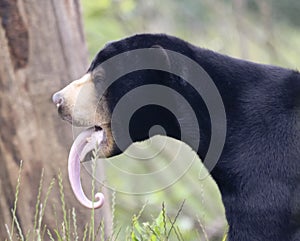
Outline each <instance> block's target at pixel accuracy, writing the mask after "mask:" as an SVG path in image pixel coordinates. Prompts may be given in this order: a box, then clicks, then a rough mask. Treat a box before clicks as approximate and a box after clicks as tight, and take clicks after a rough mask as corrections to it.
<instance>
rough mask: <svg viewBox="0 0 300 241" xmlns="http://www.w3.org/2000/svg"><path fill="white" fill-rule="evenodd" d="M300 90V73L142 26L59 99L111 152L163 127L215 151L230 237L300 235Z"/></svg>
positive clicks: (263, 239) (291, 239)
mask: <svg viewBox="0 0 300 241" xmlns="http://www.w3.org/2000/svg"><path fill="white" fill-rule="evenodd" d="M198 70H199V71H198ZM135 90H136V92H138V90H139V91H140V92H139V93H136V92H135ZM299 94H300V74H299V72H297V71H294V70H290V69H285V68H281V67H276V66H271V65H263V64H257V63H252V62H249V61H245V60H241V59H236V58H232V57H228V56H225V55H222V54H219V53H216V52H213V51H210V50H207V49H203V48H199V47H196V46H194V45H192V44H190V43H188V42H186V41H184V40H181V39H179V38H176V37H172V36H168V35H165V34H138V35H134V36H131V37H128V38H125V39H122V40H119V41H115V42H111V43H108V44H107V45H106V46H105V47H104V48H103V49H102V50H100V51H99V53H98V54H97V55H96V57H95V58H94V60H93V61H92V63H91V65H90V67H89V69H88V70H87V72H86V74H85V75H84V77H83V78H81V79H79V80H76V81H74V82H72V83H71V84H70V85H68V86H67V87H65V88H64V89H62V90H61V91H59V92H57V93H55V94H54V95H53V101H54V103H55V104H56V105H57V108H58V112H59V114H60V116H61V117H62V118H63V119H65V120H67V121H69V122H71V123H72V124H73V125H77V126H86V127H92V129H91V128H89V132H91V133H92V132H97V131H101V132H102V134H103V135H102V134H101V140H100V141H99V145H100V149H101V150H102V155H103V156H105V157H111V156H115V155H118V154H121V153H122V152H123V151H124V150H125V149H126V148H127V147H128V146H129V145H130V144H131V143H133V142H136V141H143V140H145V139H147V138H149V137H151V136H152V135H156V134H164V135H167V136H170V137H172V138H176V139H178V140H180V141H183V142H185V143H187V144H188V145H190V146H191V147H192V148H193V150H194V151H195V152H197V154H198V155H199V157H200V158H201V159H202V160H206V158H207V156H208V155H209V156H210V160H208V161H207V162H205V161H204V164H205V165H207V167H208V169H209V171H210V173H211V175H212V177H213V178H214V180H215V181H216V183H217V185H218V187H219V189H220V192H221V195H222V200H223V203H224V206H225V210H226V218H227V220H228V224H229V231H228V240H229V241H269V240H270V241H296V240H300V185H299V184H300V132H299V124H300V122H299V121H300V120H299V110H300V109H299V108H300V96H299ZM124 98H126V101H125V102H124ZM121 100H123V102H122V103H126V105H124V104H123V105H121V106H120V105H119V104H118V103H119V102H120V101H121ZM139 104H141V105H139ZM129 110H130V111H132V112H133V114H132V115H130V116H128V115H129V113H128V112H129ZM157 125H159V126H161V127H162V128H160V129H157V130H156V131H152V132H150V131H149V130H150V129H151V128H152V127H153V126H157ZM161 129H162V130H163V131H160V130H161ZM212 142H214V143H215V144H214V145H215V147H216V148H213V149H211V148H210V147H211V143H212ZM220 147H221V148H220ZM182 161H183V162H184V161H186V160H182ZM137 181H138V180H137ZM187 188H188V187H187Z"/></svg>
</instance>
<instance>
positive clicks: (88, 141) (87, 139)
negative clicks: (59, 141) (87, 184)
mask: <svg viewBox="0 0 300 241" xmlns="http://www.w3.org/2000/svg"><path fill="white" fill-rule="evenodd" d="M104 136H105V135H104V131H103V129H102V128H101V127H100V126H94V127H90V128H88V129H85V130H84V131H82V132H81V133H80V134H79V135H78V136H77V137H76V139H75V140H74V142H73V144H72V147H71V150H70V153H69V158H68V174H69V180H70V184H71V187H72V189H73V192H74V194H75V196H76V198H77V199H78V201H79V202H80V203H81V204H82V205H84V206H85V207H88V208H99V207H101V206H102V205H103V203H104V196H103V194H102V193H96V195H95V201H91V200H89V199H88V198H87V197H86V195H85V194H84V192H83V189H82V185H81V180H80V165H81V162H83V161H85V160H86V157H87V154H88V153H91V152H92V151H93V150H95V149H96V151H95V153H96V156H95V157H94V158H97V153H98V150H100V146H101V144H102V142H103V141H104V139H105V138H104Z"/></svg>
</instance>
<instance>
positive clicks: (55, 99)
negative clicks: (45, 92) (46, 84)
mask: <svg viewBox="0 0 300 241" xmlns="http://www.w3.org/2000/svg"><path fill="white" fill-rule="evenodd" d="M52 101H53V103H54V104H56V105H57V106H60V105H62V104H63V102H64V98H63V97H62V95H61V93H59V92H57V93H55V94H54V95H53V96H52Z"/></svg>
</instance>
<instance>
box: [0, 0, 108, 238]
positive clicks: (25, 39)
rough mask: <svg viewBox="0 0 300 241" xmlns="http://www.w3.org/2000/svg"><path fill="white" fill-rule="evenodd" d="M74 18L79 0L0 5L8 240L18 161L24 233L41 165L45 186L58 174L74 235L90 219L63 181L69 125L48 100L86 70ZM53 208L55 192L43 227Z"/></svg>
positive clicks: (1, 1) (1, 225)
mask: <svg viewBox="0 0 300 241" xmlns="http://www.w3.org/2000/svg"><path fill="white" fill-rule="evenodd" d="M80 14H81V11H80V4H79V0H65V1H61V0H57V1H55V0H49V1H40V0H30V1H28V0H27V1H25V0H0V16H1V18H0V51H1V52H0V55H1V57H0V128H1V129H0V163H1V164H0V165H1V167H0V217H1V222H0V238H1V240H2V239H3V237H7V232H6V229H5V224H8V226H9V227H10V224H11V222H12V215H11V211H10V210H11V209H12V207H13V204H14V195H15V186H16V181H17V173H18V169H19V164H20V160H23V171H22V179H21V189H20V195H19V199H18V209H17V212H16V216H17V218H18V220H19V222H20V225H21V228H22V230H23V232H24V233H25V234H26V232H27V230H29V229H32V227H33V220H34V213H35V204H36V197H37V193H38V185H39V181H40V175H41V171H42V169H43V168H44V170H45V179H44V183H45V184H49V182H50V180H51V179H52V178H53V177H55V176H57V173H58V172H59V170H61V172H62V176H63V178H64V191H65V200H66V204H67V205H68V207H69V208H71V207H73V206H74V207H75V208H76V211H77V224H78V229H79V231H78V232H80V230H81V232H82V231H83V228H82V227H83V226H84V225H85V223H86V222H88V220H89V218H90V211H89V210H87V209H85V208H83V207H81V206H80V205H79V204H78V203H77V201H76V200H75V197H74V195H73V193H72V191H71V189H70V187H69V183H68V180H67V179H68V178H67V157H68V151H69V149H70V146H71V142H72V140H73V138H72V128H71V126H70V125H69V124H67V123H65V122H63V121H62V120H61V119H60V118H59V117H58V115H57V111H56V108H55V106H54V105H53V103H52V102H51V95H52V94H53V93H54V92H55V91H57V90H59V89H60V88H61V87H63V86H64V85H66V84H67V83H68V82H70V81H71V80H73V79H75V78H78V77H80V76H81V75H82V74H83V73H84V72H85V71H86V69H87V67H88V63H87V48H86V45H85V39H84V34H83V28H82V21H81V15H80ZM46 189H47V188H46V187H44V188H43V197H45V192H46ZM53 203H54V205H55V206H56V208H57V209H59V208H60V207H61V204H60V196H59V191H58V188H54V190H53V192H52V194H51V196H50V200H49V201H48V206H47V208H46V212H45V218H44V222H45V223H46V224H47V227H49V226H50V227H51V226H52V227H53V226H54V225H55V217H54V216H55V215H54V214H53V207H52V205H53ZM97 212H98V211H97ZM98 214H99V213H96V215H98ZM59 225H60V223H59ZM106 226H107V227H109V224H106Z"/></svg>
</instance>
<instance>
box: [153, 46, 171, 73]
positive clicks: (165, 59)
mask: <svg viewBox="0 0 300 241" xmlns="http://www.w3.org/2000/svg"><path fill="white" fill-rule="evenodd" d="M151 48H155V49H159V50H160V51H159V54H158V57H157V60H158V61H159V63H161V66H167V69H168V70H170V69H171V61H170V58H169V56H168V53H167V51H166V49H164V48H163V47H162V46H160V45H153V46H151Z"/></svg>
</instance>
